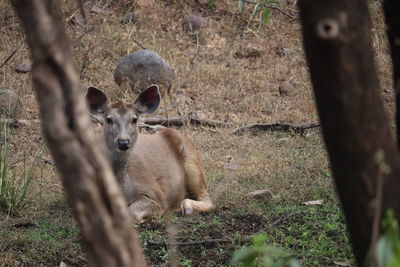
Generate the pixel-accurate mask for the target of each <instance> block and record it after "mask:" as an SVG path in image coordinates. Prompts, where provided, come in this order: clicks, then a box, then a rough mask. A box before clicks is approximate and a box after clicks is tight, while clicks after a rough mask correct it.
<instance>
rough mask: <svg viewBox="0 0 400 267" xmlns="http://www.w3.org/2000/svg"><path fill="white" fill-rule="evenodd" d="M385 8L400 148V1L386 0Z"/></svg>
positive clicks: (399, 144)
mask: <svg viewBox="0 0 400 267" xmlns="http://www.w3.org/2000/svg"><path fill="white" fill-rule="evenodd" d="M383 10H384V12H385V18H386V26H387V36H388V40H389V45H390V52H391V55H392V62H393V80H394V87H395V95H396V109H397V111H396V126H397V146H398V147H399V148H400V1H399V0H385V1H384V2H383Z"/></svg>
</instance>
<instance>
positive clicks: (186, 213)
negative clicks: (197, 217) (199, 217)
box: [182, 208, 193, 216]
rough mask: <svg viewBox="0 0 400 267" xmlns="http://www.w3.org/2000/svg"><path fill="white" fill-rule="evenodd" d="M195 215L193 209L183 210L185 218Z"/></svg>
mask: <svg viewBox="0 0 400 267" xmlns="http://www.w3.org/2000/svg"><path fill="white" fill-rule="evenodd" d="M192 214H193V209H192V208H187V209H183V210H182V215H183V216H188V215H192Z"/></svg>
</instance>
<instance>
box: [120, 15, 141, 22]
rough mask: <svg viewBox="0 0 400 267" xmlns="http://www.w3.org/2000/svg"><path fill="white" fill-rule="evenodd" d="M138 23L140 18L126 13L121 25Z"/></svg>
mask: <svg viewBox="0 0 400 267" xmlns="http://www.w3.org/2000/svg"><path fill="white" fill-rule="evenodd" d="M136 22H138V17H137V15H135V14H133V13H132V12H129V13H126V14H125V16H124V17H123V18H122V19H121V23H123V24H128V23H136Z"/></svg>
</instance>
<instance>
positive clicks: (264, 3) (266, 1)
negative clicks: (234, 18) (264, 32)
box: [239, 0, 278, 24]
mask: <svg viewBox="0 0 400 267" xmlns="http://www.w3.org/2000/svg"><path fill="white" fill-rule="evenodd" d="M247 3H248V4H252V5H254V8H253V11H252V12H251V15H250V19H249V23H248V24H250V22H251V20H252V19H253V17H254V16H255V15H256V14H260V13H261V14H262V22H263V23H264V24H268V22H269V20H270V19H271V8H270V5H271V4H277V3H278V2H277V1H274V0H261V1H250V0H239V11H240V13H241V14H243V13H244V8H245V5H246V4H247Z"/></svg>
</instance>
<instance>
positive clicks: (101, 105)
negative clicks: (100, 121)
mask: <svg viewBox="0 0 400 267" xmlns="http://www.w3.org/2000/svg"><path fill="white" fill-rule="evenodd" d="M86 102H87V103H88V105H89V112H90V113H91V114H92V115H95V114H98V113H104V112H105V111H106V109H107V105H108V100H107V96H106V95H105V94H104V93H103V92H102V91H101V90H99V89H97V88H96V87H92V86H91V87H88V89H87V90H86Z"/></svg>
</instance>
